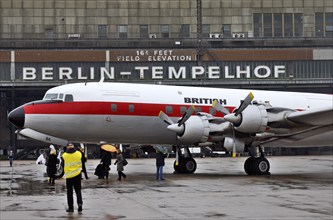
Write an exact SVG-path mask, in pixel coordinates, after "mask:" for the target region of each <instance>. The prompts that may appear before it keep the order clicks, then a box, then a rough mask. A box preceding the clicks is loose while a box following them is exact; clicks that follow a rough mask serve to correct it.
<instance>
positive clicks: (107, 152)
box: [99, 144, 117, 179]
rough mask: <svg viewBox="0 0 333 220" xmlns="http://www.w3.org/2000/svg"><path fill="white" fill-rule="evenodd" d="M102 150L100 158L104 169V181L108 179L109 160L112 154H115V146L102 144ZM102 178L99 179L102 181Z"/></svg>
mask: <svg viewBox="0 0 333 220" xmlns="http://www.w3.org/2000/svg"><path fill="white" fill-rule="evenodd" d="M101 150H102V152H101V153H102V158H101V164H102V165H103V168H104V176H105V178H106V179H108V178H109V171H110V165H111V158H112V154H111V153H112V152H117V148H116V147H115V146H112V145H110V144H104V145H102V146H101ZM104 176H103V177H102V178H101V179H103V178H104ZM99 178H100V177H99Z"/></svg>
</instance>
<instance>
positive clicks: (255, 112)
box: [234, 105, 268, 133]
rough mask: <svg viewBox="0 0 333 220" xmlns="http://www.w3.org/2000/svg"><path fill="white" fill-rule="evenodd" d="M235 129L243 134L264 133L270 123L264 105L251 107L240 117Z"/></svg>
mask: <svg viewBox="0 0 333 220" xmlns="http://www.w3.org/2000/svg"><path fill="white" fill-rule="evenodd" d="M238 116H240V117H238V120H237V121H235V122H234V126H235V129H236V130H237V131H239V132H243V133H257V132H263V131H264V130H265V129H266V126H267V123H268V117H267V111H266V108H265V107H264V106H263V105H249V106H248V107H247V108H246V109H244V110H243V112H242V113H241V114H240V115H238Z"/></svg>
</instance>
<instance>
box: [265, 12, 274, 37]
mask: <svg viewBox="0 0 333 220" xmlns="http://www.w3.org/2000/svg"><path fill="white" fill-rule="evenodd" d="M272 35H273V30H272V14H271V13H264V37H272Z"/></svg>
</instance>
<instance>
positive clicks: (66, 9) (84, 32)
mask: <svg viewBox="0 0 333 220" xmlns="http://www.w3.org/2000/svg"><path fill="white" fill-rule="evenodd" d="M198 7H199V9H201V10H198ZM332 8H333V3H332V1H331V0H204V1H202V0H1V1H0V14H1V16H0V25H1V26H0V37H1V38H5V39H12V38H16V39H46V40H52V39H64V38H80V39H82V38H83V39H91V38H93V39H96V38H99V39H103V38H121V39H127V38H129V39H131V38H149V37H150V38H196V37H197V35H198V32H199V31H198V20H199V21H200V23H201V33H202V36H201V37H203V38H233V37H234V38H235V37H236V38H253V37H277V38H280V37H332V36H333V9H332ZM198 14H199V16H200V17H199V18H198Z"/></svg>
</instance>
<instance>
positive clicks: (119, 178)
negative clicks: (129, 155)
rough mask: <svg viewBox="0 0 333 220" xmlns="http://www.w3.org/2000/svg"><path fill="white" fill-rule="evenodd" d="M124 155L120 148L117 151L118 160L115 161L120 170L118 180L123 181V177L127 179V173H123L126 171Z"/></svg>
mask: <svg viewBox="0 0 333 220" xmlns="http://www.w3.org/2000/svg"><path fill="white" fill-rule="evenodd" d="M123 162H124V157H123V155H122V153H121V151H120V150H118V151H117V160H116V162H114V165H116V164H117V171H118V180H119V181H121V177H123V178H124V179H126V175H125V174H124V173H123V171H124V163H123Z"/></svg>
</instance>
